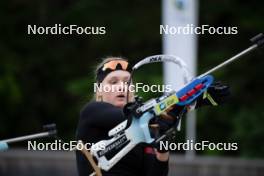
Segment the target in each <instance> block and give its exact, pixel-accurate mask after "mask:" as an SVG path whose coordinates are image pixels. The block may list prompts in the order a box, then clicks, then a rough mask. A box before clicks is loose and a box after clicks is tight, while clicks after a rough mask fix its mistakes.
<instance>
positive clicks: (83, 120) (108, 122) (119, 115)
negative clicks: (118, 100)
mask: <svg viewBox="0 0 264 176" xmlns="http://www.w3.org/2000/svg"><path fill="white" fill-rule="evenodd" d="M124 120H125V117H124V114H123V111H122V109H121V108H117V107H115V106H114V105H112V104H109V103H105V102H91V103H88V104H87V105H86V106H85V107H84V108H83V109H82V111H81V114H80V122H79V125H81V126H80V128H82V127H83V126H85V127H87V125H88V126H93V127H96V128H103V129H108V128H113V127H115V126H116V125H118V124H119V123H120V122H122V121H124Z"/></svg>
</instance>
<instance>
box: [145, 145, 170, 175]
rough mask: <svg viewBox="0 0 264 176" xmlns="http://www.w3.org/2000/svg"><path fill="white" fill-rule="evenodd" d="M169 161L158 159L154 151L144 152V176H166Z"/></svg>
mask: <svg viewBox="0 0 264 176" xmlns="http://www.w3.org/2000/svg"><path fill="white" fill-rule="evenodd" d="M168 165H169V161H160V160H158V159H157V157H156V154H155V153H154V149H153V153H144V170H145V174H144V175H146V176H167V175H168V172H169V166H168Z"/></svg>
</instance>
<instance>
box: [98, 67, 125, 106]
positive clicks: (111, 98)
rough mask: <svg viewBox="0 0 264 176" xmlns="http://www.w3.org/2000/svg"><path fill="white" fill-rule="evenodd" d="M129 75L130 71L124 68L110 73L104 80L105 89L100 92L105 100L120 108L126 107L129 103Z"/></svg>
mask: <svg viewBox="0 0 264 176" xmlns="http://www.w3.org/2000/svg"><path fill="white" fill-rule="evenodd" d="M129 77H130V73H129V72H127V71H123V70H116V71H113V72H111V73H109V74H108V75H107V76H106V77H105V79H104V80H103V82H102V85H101V86H102V87H103V89H101V92H99V95H100V96H102V99H103V101H104V102H107V103H111V104H113V105H114V106H117V107H120V108H122V107H124V106H125V104H126V103H127V91H128V85H127V83H128V81H129Z"/></svg>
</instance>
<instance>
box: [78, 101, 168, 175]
mask: <svg viewBox="0 0 264 176" xmlns="http://www.w3.org/2000/svg"><path fill="white" fill-rule="evenodd" d="M124 120H126V118H125V116H124V114H123V111H122V109H121V108H118V107H115V106H114V105H112V104H109V103H105V102H95V101H92V102H89V103H87V104H86V105H85V106H84V108H83V109H82V110H81V113H80V119H79V124H78V127H77V134H76V137H77V140H82V141H83V142H84V143H96V142H98V141H100V140H103V139H108V138H109V137H108V131H109V130H111V129H112V128H114V127H115V126H116V125H118V124H119V123H120V122H123V121H124ZM76 159H77V168H78V173H79V176H88V175H89V174H91V173H92V172H93V169H92V167H91V166H90V164H89V161H88V160H87V159H86V158H85V156H84V155H83V154H82V153H81V152H80V151H77V152H76ZM102 174H103V176H166V175H167V174H168V161H166V162H163V161H159V160H158V159H157V158H156V155H155V153H154V151H153V149H152V148H150V147H149V146H146V145H144V144H138V145H137V146H135V148H134V149H132V150H131V151H130V152H129V153H128V154H127V155H126V156H124V157H123V158H122V159H121V160H120V161H119V162H118V163H117V164H116V165H114V166H113V167H112V168H111V169H110V170H109V171H107V172H105V171H102Z"/></svg>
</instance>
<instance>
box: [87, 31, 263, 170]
mask: <svg viewBox="0 0 264 176" xmlns="http://www.w3.org/2000/svg"><path fill="white" fill-rule="evenodd" d="M250 41H251V42H252V43H253V44H252V45H251V46H250V47H249V48H247V49H245V50H243V51H242V52H240V53H238V54H236V55H235V56H233V57H231V58H230V59H228V60H226V61H224V62H223V63H221V64H219V65H217V66H215V67H214V68H212V69H210V70H208V71H207V72H205V73H203V74H201V75H199V76H197V77H196V78H191V77H190V76H189V72H188V70H187V67H186V64H185V63H184V61H183V60H181V59H180V58H179V57H176V56H172V55H154V56H150V57H147V58H145V59H143V60H141V61H140V62H138V63H137V64H136V65H135V66H134V67H133V69H132V73H131V79H132V75H133V72H134V71H135V70H136V69H138V68H139V67H141V66H142V65H145V64H149V63H154V62H173V63H175V64H177V65H179V66H180V68H182V69H183V71H184V80H185V85H184V86H183V87H182V88H181V89H179V90H177V91H172V92H170V93H168V94H165V95H163V96H161V97H158V98H155V99H151V100H149V101H147V102H146V103H142V101H141V100H140V99H139V98H137V99H136V100H135V102H133V103H130V104H128V105H127V106H125V108H124V112H125V114H126V116H127V117H128V119H127V120H125V121H124V122H122V123H120V124H119V125H117V126H116V127H115V128H113V129H112V130H110V131H109V133H108V135H109V137H112V138H111V139H108V140H101V141H99V142H97V143H96V144H94V145H93V146H92V147H91V149H90V153H89V155H92V156H93V157H95V158H96V160H97V166H96V169H98V168H101V169H103V170H105V171H108V170H109V169H111V168H112V167H113V166H114V165H115V164H116V163H117V162H118V161H120V159H121V158H122V157H124V156H125V155H126V154H127V153H128V152H129V151H130V150H132V149H133V148H134V147H135V146H136V145H137V144H139V143H147V144H156V143H158V142H159V141H161V140H163V139H164V138H165V137H167V136H170V135H175V131H176V130H175V129H176V128H177V129H178V130H179V127H180V122H181V118H182V116H183V114H184V113H179V115H178V116H177V117H176V119H175V123H174V125H173V126H172V127H171V128H170V129H168V130H167V131H166V132H165V133H164V134H162V135H161V136H160V137H159V138H157V139H156V138H154V137H152V136H151V133H150V128H149V122H150V120H152V119H154V118H160V115H161V114H162V113H164V112H165V111H166V110H168V109H169V108H171V107H172V106H174V105H178V106H182V107H186V106H189V105H192V104H193V103H194V102H195V101H196V100H197V98H198V97H199V96H200V95H201V94H203V93H204V92H205V91H207V89H208V88H209V86H210V85H211V84H212V83H213V81H214V78H213V76H211V75H209V74H211V73H213V72H214V71H216V70H218V69H220V68H222V67H224V66H226V65H228V64H230V63H231V62H233V61H235V60H237V59H239V58H241V57H242V56H244V55H246V54H248V53H250V52H252V51H253V50H255V49H257V48H260V47H261V46H263V45H264V35H263V34H262V33H261V34H258V35H257V36H255V37H253V38H252V39H251V40H250ZM131 79H130V80H131ZM130 82H131V81H130ZM127 97H128V96H127ZM102 145H104V146H105V149H104V150H96V149H98V148H100V146H102ZM90 158H91V157H90ZM89 161H90V160H89ZM94 162H95V161H93V163H94ZM94 174H95V173H93V174H92V175H94Z"/></svg>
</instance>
